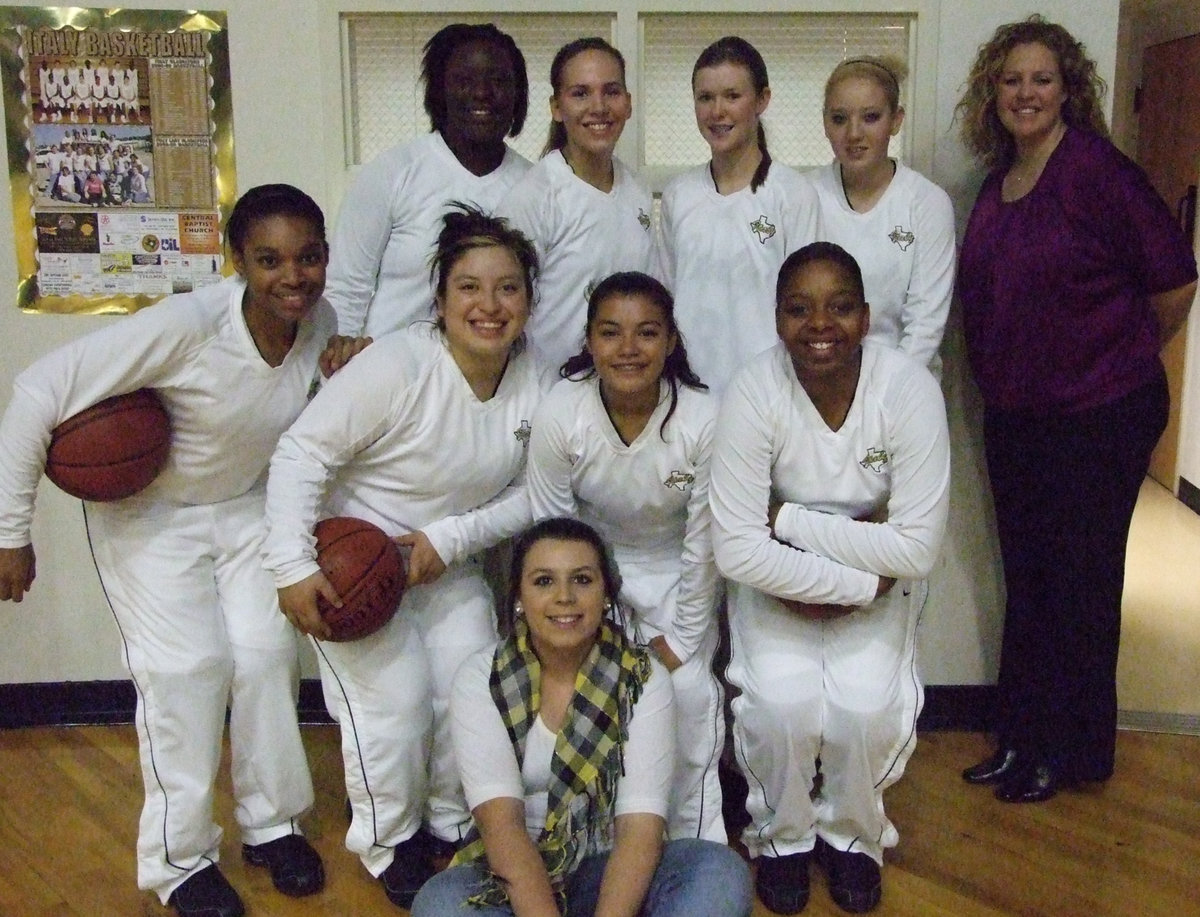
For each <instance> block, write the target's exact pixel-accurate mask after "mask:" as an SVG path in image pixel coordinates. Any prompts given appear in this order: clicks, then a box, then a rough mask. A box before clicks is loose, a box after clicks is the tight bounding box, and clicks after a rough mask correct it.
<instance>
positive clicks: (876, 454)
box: [858, 446, 888, 474]
mask: <svg viewBox="0 0 1200 917" xmlns="http://www.w3.org/2000/svg"><path fill="white" fill-rule="evenodd" d="M887 463H888V454H887V452H885V451H884V450H883V449H881V448H880V447H879V446H874V447H873V448H871V449H868V450H867V454H866V455H865V456H863V459H862V461H861V462H859V463H858V464H860V465H862V466H863V467H864V468H870V469H871V470H872V471H874V472H875V473H876V474H879V473H880V472H881V471H883V466H884V465H886V464H887Z"/></svg>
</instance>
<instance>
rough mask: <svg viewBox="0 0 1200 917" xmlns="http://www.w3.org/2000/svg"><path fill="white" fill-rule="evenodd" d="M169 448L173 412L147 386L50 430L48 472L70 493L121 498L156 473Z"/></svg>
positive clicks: (92, 497) (87, 497)
mask: <svg viewBox="0 0 1200 917" xmlns="http://www.w3.org/2000/svg"><path fill="white" fill-rule="evenodd" d="M170 451H171V418H170V417H169V416H168V415H167V410H166V408H164V407H163V404H162V401H161V400H159V397H158V395H156V394H155V393H154V392H153V391H152V390H151V389H148V388H142V389H138V390H137V391H136V392H130V393H129V394H127V395H114V396H113V397H112V398H106V399H104V400H103V401H101V402H100V403H99V404H94V405H92V406H91V407H90V408H86V409H85V410H82V411H80V412H79V413H78V414H76V415H74V416H73V417H68V418H67V419H66V420H64V421H63V422H62V423H60V424H59V425H58V426H57V427H55V428H54V430H53V432H51V434H50V448H49V450H48V451H47V453H46V477H48V478H49V479H50V480H51V481H53V482H54V483H55V484H57V485H58V486H59V487H60V488H61V489H62V490H64V491H66V492H67V493H69V494H70V495H71V496H73V497H79V498H80V499H83V500H96V501H100V502H105V501H109V500H123V499H124V498H125V497H131V496H133V495H134V494H136V493H137V492H138V491H140V490H143V489H144V488H146V487H147V486H148V485H149V484H150V482H151V481H153V480H154V479H155V478H156V477H158V473H159V472H160V471H162V468H163V465H165V464H166V461H167V455H168V454H169V453H170Z"/></svg>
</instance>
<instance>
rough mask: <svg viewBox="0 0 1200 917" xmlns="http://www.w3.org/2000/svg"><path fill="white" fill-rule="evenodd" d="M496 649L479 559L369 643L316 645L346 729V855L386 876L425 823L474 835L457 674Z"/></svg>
mask: <svg viewBox="0 0 1200 917" xmlns="http://www.w3.org/2000/svg"><path fill="white" fill-rule="evenodd" d="M495 642H496V621H495V611H494V602H493V599H492V593H491V591H490V590H489V589H488V587H487V584H486V583H485V582H484V579H483V576H482V573H481V567H480V566H479V564H477V563H476V562H475V561H473V560H468V561H466V562H463V563H460V564H452V565H451V566H450V567H448V568H447V569H446V572H445V573H443V574H442V575H441V577H439V578H438V580H437V581H436V582H434V583H430V584H429V585H426V586H414V587H412V588H410V589H408V590H407V591H406V592H405V594H404V598H403V599H401V601H400V608H399V609H398V610H397V612H396V616H395V617H394V618H393V619H392V620H391V622H389V623H388V624H387V625H386V626H385V627H383V628H382V629H380V630H379V631H376V632H375V633H374V634H372V635H371V636H369V637H364V638H363V639H361V640H353V641H350V642H347V643H321V642H316V643H315V645H316V649H317V657H318V659H319V661H320V666H321V684H322V689H323V693H324V695H325V703H326V706H328V708H329V711H330V713H331V714H332V715H333V717H334V719H336V720H337V722H338V723H339V725H340V726H341V729H342V761H343V764H344V765H345V770H346V792H347V794H348V795H349V797H350V807H351V823H350V830H349V831H348V832H347V834H346V847H347V849H349V850H350V851H351V852H353V853H356V854H358V856H359V857H360V858H361V860H362V862H363V865H364V866H366V868H367V870H368V871H369V872H370V873H371V874H372V875H374V876H378V875H379V874H380V873H382V872H383V871H384V870H385V869H387V867H388V865H389V864H390V863H391V862H392V856H393V853H392V848H394V847H395V846H396V845H397V844H399V843H400V842H401V841H405V840H407V839H408V838H410V837H412V835H413V834H415V833H416V831H417V829H418V828H419V827H420V826H421V822H422V820H423V821H424V822H425V823H426V824H427V825H428V826H429V829H430V830H431V831H432V832H433V834H435V835H436V836H437V837H439V838H441V839H442V840H447V841H458V840H459V839H460V838H461V837H463V836H464V835H465V834H466V831H467V828H468V825H469V821H470V817H471V813H470V812H469V811H468V810H467V804H466V799H465V798H464V796H463V790H462V782H461V780H460V779H459V776H458V766H457V764H456V763H455V758H454V748H453V745H452V743H451V740H450V723H449V706H450V685H451V682H452V680H453V678H454V673H455V672H457V671H458V667H459V666H460V665H462V663H463V662H464V661H465V660H466V659H467V657H468V656H471V655H472V654H474V653H475V652H477V651H479V650H481V649H484V648H485V647H488V646H492V645H493V644H494V643H495Z"/></svg>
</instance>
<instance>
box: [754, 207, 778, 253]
mask: <svg viewBox="0 0 1200 917" xmlns="http://www.w3.org/2000/svg"><path fill="white" fill-rule="evenodd" d="M750 231H751V232H752V233H754V234H755V235H756V236H758V241H759V242H761V243H762V244H763V245H766V244H767V239H770V238H771V237H772V236H774V235H775V224H774V223H772V222H771V221H770V220H768V219H767V215H766V214H765V213H764V214H763V215H762V216H760V217H759V218H758V219H757V220H755V221H754V222H753V223H751V224H750Z"/></svg>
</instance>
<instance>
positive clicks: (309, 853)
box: [242, 834, 325, 898]
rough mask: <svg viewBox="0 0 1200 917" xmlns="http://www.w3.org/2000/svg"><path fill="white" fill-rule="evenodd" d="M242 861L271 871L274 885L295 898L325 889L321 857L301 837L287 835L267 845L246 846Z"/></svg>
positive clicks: (243, 848) (244, 845)
mask: <svg viewBox="0 0 1200 917" xmlns="http://www.w3.org/2000/svg"><path fill="white" fill-rule="evenodd" d="M242 859H243V860H245V861H246V862H247V863H249V864H250V865H251V866H265V867H267V869H269V870H270V871H271V884H273V885H274V886H275V888H276V890H278V891H281V892H283V893H284V894H285V895H291V896H292V897H293V898H300V897H303V896H304V895H312V894H315V893H316V892H319V891H320V890H321V889H323V888H324V887H325V867H324V866H323V865H322V864H321V855H320V854H318V853H317V851H315V850H313V848H312V845H311V844H310V843H309V842H308V841H307V840H305V839H304V836H303V835H300V834H285V835H284V836H283V837H280V838H276V839H275V840H273V841H268V842H267V843H265V844H253V845H251V844H242Z"/></svg>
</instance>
